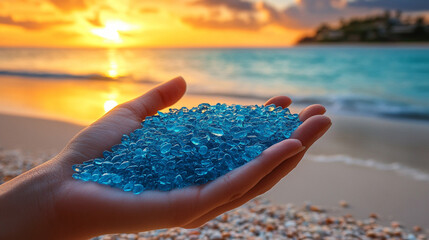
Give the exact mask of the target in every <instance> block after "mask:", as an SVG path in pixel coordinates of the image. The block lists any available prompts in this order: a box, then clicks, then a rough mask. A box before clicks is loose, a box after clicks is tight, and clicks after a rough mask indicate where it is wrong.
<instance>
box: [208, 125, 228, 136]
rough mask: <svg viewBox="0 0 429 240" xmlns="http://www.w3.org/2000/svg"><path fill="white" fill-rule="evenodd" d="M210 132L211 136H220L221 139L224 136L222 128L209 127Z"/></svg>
mask: <svg viewBox="0 0 429 240" xmlns="http://www.w3.org/2000/svg"><path fill="white" fill-rule="evenodd" d="M209 131H210V133H211V134H213V135H215V136H218V137H221V136H223V134H224V132H223V130H222V129H221V128H215V127H209Z"/></svg>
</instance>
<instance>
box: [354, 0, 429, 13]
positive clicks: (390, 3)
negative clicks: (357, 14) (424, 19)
mask: <svg viewBox="0 0 429 240" xmlns="http://www.w3.org/2000/svg"><path fill="white" fill-rule="evenodd" d="M348 5H349V6H350V7H365V8H381V9H388V10H402V11H427V10H429V1H428V0H355V1H352V2H350V3H349V4H348Z"/></svg>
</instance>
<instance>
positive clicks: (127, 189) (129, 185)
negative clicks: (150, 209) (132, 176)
mask: <svg viewBox="0 0 429 240" xmlns="http://www.w3.org/2000/svg"><path fill="white" fill-rule="evenodd" d="M133 188H134V183H132V182H129V183H127V184H125V185H124V188H123V190H124V191H125V192H130V191H132V190H133Z"/></svg>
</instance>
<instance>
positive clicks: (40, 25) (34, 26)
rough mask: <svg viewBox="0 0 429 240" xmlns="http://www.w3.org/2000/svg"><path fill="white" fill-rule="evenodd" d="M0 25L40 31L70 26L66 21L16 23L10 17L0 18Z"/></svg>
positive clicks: (16, 21)
mask: <svg viewBox="0 0 429 240" xmlns="http://www.w3.org/2000/svg"><path fill="white" fill-rule="evenodd" d="M0 24H4V25H10V26H16V27H21V28H24V29H26V30H41V29H46V28H51V27H55V26H59V25H66V24H70V22H67V21H49V22H37V21H28V20H26V21H18V20H14V19H13V18H12V17H11V16H0Z"/></svg>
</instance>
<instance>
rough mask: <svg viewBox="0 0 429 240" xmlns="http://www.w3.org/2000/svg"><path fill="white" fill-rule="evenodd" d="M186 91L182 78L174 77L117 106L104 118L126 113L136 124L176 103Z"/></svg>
mask: <svg viewBox="0 0 429 240" xmlns="http://www.w3.org/2000/svg"><path fill="white" fill-rule="evenodd" d="M185 91H186V82H185V80H184V79H183V78H182V77H176V78H174V79H172V80H170V81H168V82H166V83H163V84H160V85H158V86H156V87H155V88H153V89H151V90H150V91H148V92H147V93H145V94H143V95H142V96H140V97H137V98H135V99H133V100H131V101H128V102H125V103H123V104H120V105H118V106H117V107H115V108H114V109H112V111H110V112H108V113H107V114H106V117H110V116H113V117H114V116H116V115H118V114H120V113H119V112H120V111H128V114H127V117H131V118H135V119H136V120H137V121H138V122H140V121H141V120H142V119H144V118H145V117H146V116H151V115H154V114H155V113H157V111H158V110H161V109H163V108H166V107H168V106H171V105H173V104H174V103H176V102H177V101H178V100H179V99H180V98H182V96H183V94H185Z"/></svg>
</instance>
